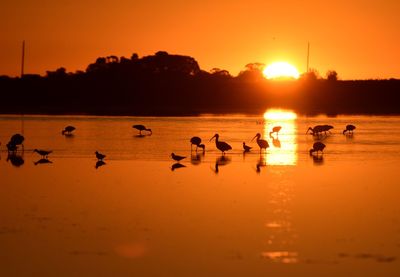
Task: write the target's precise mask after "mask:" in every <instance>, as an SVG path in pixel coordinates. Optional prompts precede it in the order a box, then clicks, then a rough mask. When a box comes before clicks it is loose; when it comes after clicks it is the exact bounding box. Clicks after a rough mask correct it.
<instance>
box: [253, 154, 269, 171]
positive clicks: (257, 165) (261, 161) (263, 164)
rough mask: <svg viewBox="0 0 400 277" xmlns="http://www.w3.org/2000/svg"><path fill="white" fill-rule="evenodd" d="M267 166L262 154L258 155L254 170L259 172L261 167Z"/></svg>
mask: <svg viewBox="0 0 400 277" xmlns="http://www.w3.org/2000/svg"><path fill="white" fill-rule="evenodd" d="M265 166H267V163H266V161H265V158H264V156H260V159H259V160H258V161H257V164H256V172H257V173H260V172H261V168H262V167H265Z"/></svg>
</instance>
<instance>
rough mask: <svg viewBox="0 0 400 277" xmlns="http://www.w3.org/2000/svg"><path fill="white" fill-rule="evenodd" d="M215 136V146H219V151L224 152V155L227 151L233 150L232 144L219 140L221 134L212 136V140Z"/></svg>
mask: <svg viewBox="0 0 400 277" xmlns="http://www.w3.org/2000/svg"><path fill="white" fill-rule="evenodd" d="M213 138H215V146H216V147H217V149H218V150H219V151H221V152H222V155H225V151H228V150H231V149H232V146H230V145H229V144H227V143H226V142H224V141H219V135H218V134H215V135H214V136H213V137H212V138H210V141H211V140H212V139H213Z"/></svg>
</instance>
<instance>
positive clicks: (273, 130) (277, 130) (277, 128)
mask: <svg viewBox="0 0 400 277" xmlns="http://www.w3.org/2000/svg"><path fill="white" fill-rule="evenodd" d="M281 129H282V127H281V126H275V127H274V128H272V131H271V132H269V136H270V137H271V138H272V135H273V134H274V133H275V134H276V136H277V137H278V135H279V131H280V130H281Z"/></svg>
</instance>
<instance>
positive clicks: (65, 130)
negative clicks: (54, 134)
mask: <svg viewBox="0 0 400 277" xmlns="http://www.w3.org/2000/svg"><path fill="white" fill-rule="evenodd" d="M75 129H76V128H75V127H74V126H70V125H69V126H67V127H65V128H64V130H62V131H61V134H62V135H64V134H66V135H68V136H69V135H71V133H72V132H73V131H74V130H75Z"/></svg>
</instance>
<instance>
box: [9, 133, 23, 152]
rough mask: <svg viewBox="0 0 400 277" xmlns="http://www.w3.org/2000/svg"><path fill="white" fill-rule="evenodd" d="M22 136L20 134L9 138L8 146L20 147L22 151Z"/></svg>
mask: <svg viewBox="0 0 400 277" xmlns="http://www.w3.org/2000/svg"><path fill="white" fill-rule="evenodd" d="M24 140H25V138H24V136H23V135H20V134H15V135H13V136H12V137H11V138H10V142H9V143H8V144H10V145H14V146H18V145H21V146H22V149H24V144H23V143H24Z"/></svg>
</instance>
